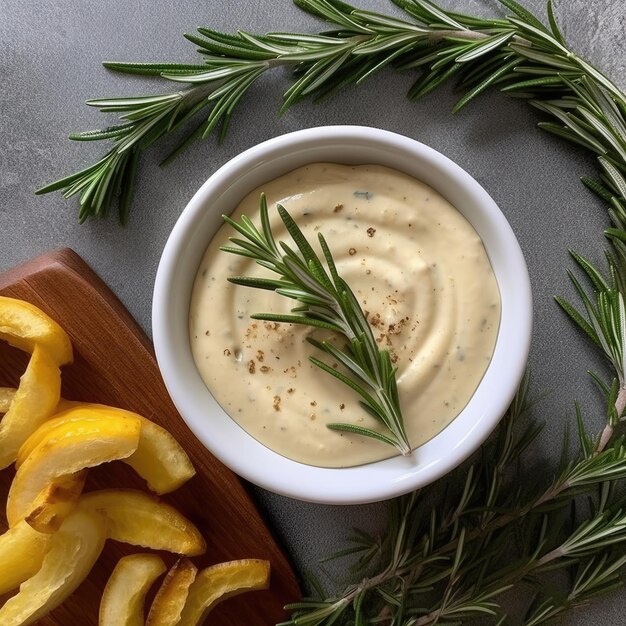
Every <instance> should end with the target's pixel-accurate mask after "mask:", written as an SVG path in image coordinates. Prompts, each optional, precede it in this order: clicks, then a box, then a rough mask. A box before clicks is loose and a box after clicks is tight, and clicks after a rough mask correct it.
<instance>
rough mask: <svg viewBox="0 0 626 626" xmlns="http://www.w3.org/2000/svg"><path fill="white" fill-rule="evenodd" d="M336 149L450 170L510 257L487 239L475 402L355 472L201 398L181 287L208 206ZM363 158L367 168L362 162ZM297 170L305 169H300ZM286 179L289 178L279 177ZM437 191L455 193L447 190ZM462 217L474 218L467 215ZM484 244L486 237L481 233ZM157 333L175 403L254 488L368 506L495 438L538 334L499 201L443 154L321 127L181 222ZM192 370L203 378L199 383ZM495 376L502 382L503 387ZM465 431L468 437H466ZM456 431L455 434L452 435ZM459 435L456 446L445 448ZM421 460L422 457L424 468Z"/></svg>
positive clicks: (225, 170) (167, 255)
mask: <svg viewBox="0 0 626 626" xmlns="http://www.w3.org/2000/svg"><path fill="white" fill-rule="evenodd" d="M333 144H334V145H352V144H354V146H355V147H358V146H359V145H369V146H370V149H371V150H374V149H375V147H378V148H379V149H381V150H383V151H385V150H393V151H399V153H400V154H403V155H404V156H406V157H412V158H416V159H418V160H419V161H420V163H421V164H422V165H424V164H425V165H428V166H429V167H431V168H435V169H437V171H438V172H439V171H440V172H442V173H444V174H445V175H446V176H448V177H449V178H450V180H451V181H454V183H455V184H456V185H458V188H459V190H461V191H462V192H463V193H464V194H467V198H471V201H472V202H473V203H475V205H476V206H481V207H483V208H482V209H481V210H482V211H483V213H484V214H483V218H484V220H486V222H485V223H488V226H486V227H485V228H490V229H492V230H493V232H494V233H495V234H493V235H490V237H491V236H493V237H495V238H496V240H497V242H496V240H494V242H492V248H493V249H495V248H494V246H496V243H497V246H498V247H497V250H499V251H500V252H498V254H499V255H500V257H501V260H499V261H498V263H501V266H498V267H496V266H495V265H494V259H493V258H492V256H491V254H489V253H490V248H489V247H488V245H487V242H484V243H485V248H486V249H487V252H488V254H489V256H490V260H491V262H492V266H493V269H494V273H495V274H496V279H497V282H498V285H499V288H500V292H501V299H502V313H501V320H500V329H499V331H498V336H497V340H496V347H495V351H494V355H493V357H492V360H491V362H490V365H489V366H488V369H487V372H486V373H485V375H484V377H483V379H482V380H481V383H480V384H479V387H478V389H477V390H476V392H475V393H474V396H473V397H472V399H471V400H470V403H468V405H467V406H466V407H465V408H464V409H463V410H462V411H461V412H460V413H459V415H458V416H457V417H456V418H455V419H454V420H453V421H452V422H451V423H450V424H449V425H448V426H446V427H445V428H444V429H443V430H442V431H440V433H439V434H438V435H436V436H435V437H434V438H433V439H431V440H429V441H428V442H426V443H425V444H423V445H422V446H420V447H419V448H418V449H417V450H416V452H414V453H413V455H411V457H408V458H403V457H393V458H390V459H386V460H383V461H377V462H374V463H370V464H366V465H360V466H356V467H348V468H323V467H316V466H311V465H305V464H302V463H299V462H297V461H293V460H291V459H288V458H286V457H283V456H282V455H280V454H278V453H276V452H273V451H272V450H270V449H269V448H267V447H266V446H265V445H264V444H262V443H260V442H258V441H256V440H255V439H254V438H253V437H252V436H251V435H249V434H248V433H247V432H246V431H244V430H243V429H242V428H241V427H240V426H238V425H237V424H236V422H235V421H234V420H232V418H230V417H229V416H228V414H227V413H226V412H225V411H224V410H223V409H221V407H219V405H217V403H216V402H215V400H214V399H213V396H212V395H211V394H210V391H209V390H208V389H207V388H206V386H204V383H203V382H202V387H203V388H204V394H202V392H200V391H199V389H200V387H198V380H196V379H199V380H200V381H201V379H200V376H199V374H198V372H197V370H196V367H195V363H194V362H193V356H192V355H191V349H190V347H189V345H188V344H189V341H188V305H189V303H188V301H187V302H185V303H184V305H183V304H182V303H181V294H180V292H181V290H184V289H183V286H182V285H181V278H182V280H184V277H183V276H181V271H182V270H181V265H182V263H181V259H184V257H185V250H186V248H187V247H188V244H189V242H190V240H191V239H192V238H193V237H194V236H198V234H197V224H198V222H199V221H200V220H201V219H202V218H203V216H205V214H206V213H207V205H210V204H211V202H212V201H215V200H218V199H219V198H220V197H221V196H223V195H224V193H225V192H226V190H227V189H229V188H231V187H232V186H233V185H235V184H236V183H237V180H238V178H239V177H240V176H242V175H244V174H245V173H246V172H250V171H251V170H252V169H253V168H254V167H255V166H257V165H259V164H265V165H267V163H268V162H270V161H271V159H272V156H275V155H279V154H282V153H285V151H289V150H295V149H296V148H302V147H303V146H305V147H306V146H322V148H324V147H325V148H326V149H328V150H329V149H330V148H331V147H332V146H333ZM316 160H317V161H319V160H320V159H316ZM331 160H332V159H331ZM355 161H360V162H362V161H361V160H360V159H355ZM309 162H314V161H313V160H309ZM295 167H297V166H293V167H292V168H291V169H294V168H295ZM286 171H288V170H287V169H285V170H283V173H284V172H286ZM279 175H281V174H276V175H274V176H273V177H274V178H276V177H277V176H279ZM266 180H267V179H266ZM428 184H430V183H428ZM431 186H433V187H434V188H435V190H437V191H439V192H440V193H442V194H443V195H446V194H445V193H444V192H443V190H441V189H437V187H436V186H434V185H431ZM251 190H252V187H251V188H250V189H246V190H245V191H244V192H242V193H241V194H240V196H239V199H240V200H241V199H243V197H244V196H245V195H246V194H247V193H248V192H249V191H251ZM232 208H234V206H233V207H232ZM458 208H459V207H458V206H457V209H458ZM459 210H460V211H461V213H463V214H464V215H465V216H466V217H467V215H466V214H465V213H464V211H463V210H461V209H459ZM220 212H221V211H220ZM468 220H469V221H470V223H471V224H472V225H473V226H474V227H475V228H476V224H475V223H474V222H473V221H472V220H471V219H469V218H468ZM477 230H478V229H477ZM481 238H483V240H484V237H483V235H482V234H481ZM208 242H209V240H207V239H205V240H204V248H203V250H204V249H206V246H207V245H208ZM503 251H504V252H503ZM203 253H204V252H202V254H203ZM201 256H202V255H200V258H199V259H198V262H197V264H196V265H195V267H194V268H193V270H192V273H193V275H192V277H191V278H190V279H189V278H187V280H190V282H191V283H192V284H193V281H194V279H195V275H196V271H197V267H198V265H199V263H200V260H201ZM504 276H506V277H508V278H509V279H510V278H511V277H514V278H515V285H514V288H513V287H510V286H509V285H508V282H507V284H506V285H505V287H506V294H507V295H506V302H505V298H504V297H503V295H502V294H503V293H505V291H503V285H502V284H501V280H502V278H503V277H504ZM189 291H190V290H189ZM182 299H184V298H182ZM505 304H506V306H505ZM182 309H184V314H183V313H182V312H181V310H182ZM505 315H506V318H505ZM504 322H506V324H505V323H504ZM181 324H185V336H186V337H187V346H185V345H180V342H179V341H178V340H177V339H178V338H180V337H182V334H181ZM152 330H153V341H154V348H155V354H156V358H157V362H158V365H159V368H160V370H161V374H162V376H163V380H164V382H165V385H166V388H167V390H168V393H169V394H170V397H171V398H172V401H173V402H174V404H175V406H176V408H177V409H178V411H179V413H180V415H181V417H182V418H183V420H184V421H185V422H186V424H187V425H188V426H189V428H190V429H191V430H192V432H193V433H194V434H195V435H196V437H197V438H198V439H199V440H200V442H201V443H202V444H203V445H204V446H205V447H206V448H207V449H208V450H209V451H210V452H211V453H212V454H213V455H215V456H216V457H217V458H218V459H220V460H221V461H222V462H223V463H224V464H225V465H226V466H228V467H230V469H232V470H233V471H234V472H236V473H237V474H239V475H240V476H242V477H243V478H245V479H247V480H249V481H250V482H252V483H254V484H256V485H259V486H261V487H263V488H266V489H268V490H270V491H273V492H275V493H279V494H281V495H285V496H289V497H293V498H296V499H300V500H306V501H310V502H318V503H325V504H361V503H366V502H375V501H380V500H385V499H388V498H392V497H395V496H398V495H401V494H404V493H407V492H409V491H414V490H415V489H418V488H420V487H422V486H425V485H427V484H429V483H431V482H433V481H435V480H437V479H438V478H440V477H441V476H443V475H445V474H447V473H448V472H450V471H452V470H453V469H454V468H455V467H457V466H458V465H459V464H460V463H462V462H463V461H464V460H465V459H467V458H468V457H469V456H470V455H471V454H472V453H473V452H475V451H476V450H477V449H478V447H479V446H480V445H481V444H482V443H483V442H484V440H485V439H486V438H487V437H488V436H489V434H491V432H492V431H493V430H494V429H495V427H496V426H497V424H498V422H499V421H500V419H501V418H502V416H503V415H504V413H505V411H506V409H507V408H508V406H509V404H510V403H511V401H512V399H513V396H514V394H515V391H516V389H517V386H518V384H519V382H520V380H521V378H522V376H523V374H524V371H525V369H526V364H527V359H528V352H529V348H530V339H531V332H532V295H531V287H530V278H529V276H528V269H527V267H526V263H525V261H524V256H523V253H522V250H521V248H520V246H519V243H518V241H517V239H516V237H515V235H514V233H513V230H512V229H511V226H510V225H509V223H508V221H507V220H506V218H505V217H504V215H503V213H502V212H501V210H500V209H499V207H498V206H497V205H496V203H495V202H494V200H493V199H492V198H491V197H490V196H489V194H488V193H487V192H486V191H485V189H484V188H483V187H482V186H481V185H480V184H479V183H478V182H477V181H476V180H475V179H474V178H473V177H472V176H470V174H469V173H467V172H466V171H465V170H464V169H462V168H461V167H460V166H459V165H457V164H456V163H454V162H453V161H451V160H450V159H449V158H448V157H446V156H444V155H443V154H441V153H440V152H438V151H436V150H434V149H433V148H431V147H429V146H426V145H425V144H422V143H420V142H418V141H416V140H414V139H411V138H409V137H405V136H403V135H399V134H396V133H393V132H390V131H386V130H381V129H377V128H371V127H366V126H322V127H315V128H308V129H304V130H299V131H295V132H292V133H287V134H284V135H280V136H278V137H274V138H272V139H269V140H267V141H265V142H262V143H260V144H257V145H255V146H253V147H251V148H249V149H248V150H246V151H244V152H242V153H240V154H239V155H237V156H235V157H234V158H232V159H230V160H229V161H228V162H226V163H225V164H224V165H222V166H221V167H220V168H219V169H218V170H216V171H215V172H214V173H213V174H212V175H211V176H210V177H209V178H208V180H207V181H206V182H205V183H204V184H203V185H202V186H201V187H200V189H198V191H197V192H196V193H195V194H194V195H193V197H192V198H191V200H190V201H189V203H188V204H187V206H186V207H185V209H184V210H183V212H182V214H181V215H180V217H179V219H178V220H177V222H176V224H175V225H174V227H173V229H172V232H171V234H170V236H169V238H168V240H167V242H166V245H165V247H164V250H163V253H162V256H161V259H160V262H159V266H158V269H157V274H156V279H155V285H154V293H153V303H152ZM183 343H184V342H183ZM187 353H188V358H187ZM189 359H191V368H190V363H189V362H188V361H189ZM496 361H497V362H496ZM505 366H506V369H507V373H508V374H509V375H508V377H507V378H505V379H504V380H499V379H498V376H499V375H500V374H501V371H500V370H502V368H503V367H505ZM193 371H195V373H196V376H195V378H194V375H193ZM492 379H493V381H497V382H498V384H497V385H494V384H493V381H492ZM486 381H488V382H489V385H491V386H492V387H493V389H492V391H493V393H492V394H491V395H489V394H487V392H486V391H481V388H483V387H484V385H485V384H486ZM479 391H481V394H480V398H479V401H480V402H485V403H487V405H488V406H486V407H483V406H482V404H481V405H480V406H479V404H480V402H475V404H476V406H474V407H473V408H472V411H473V416H474V417H475V421H473V422H471V423H470V424H469V428H467V426H468V425H467V424H465V422H463V421H462V420H461V422H460V421H459V420H460V418H461V417H462V416H463V415H464V414H465V413H466V411H467V410H468V407H470V406H471V405H472V402H474V400H475V398H476V397H477V395H479ZM197 393H200V394H201V395H203V400H205V401H206V402H211V401H212V405H214V406H216V407H218V409H219V411H221V413H222V414H223V415H219V416H218V417H216V418H214V420H217V421H218V422H219V426H220V428H222V429H225V430H226V431H227V432H228V438H226V437H223V436H222V438H221V439H220V436H221V435H220V436H218V437H217V438H215V436H214V434H215V433H211V432H208V431H207V426H209V428H213V426H211V425H210V424H209V420H207V417H206V411H205V409H204V408H203V407H199V406H198V405H197V403H196V402H195V400H194V399H193V396H194V394H197ZM224 418H226V419H227V421H228V422H229V423H230V424H229V423H227V422H225V421H224ZM459 423H461V424H462V425H464V426H466V428H465V430H463V429H460V427H458V426H457V428H454V427H453V425H455V424H457V425H458V424H459ZM233 425H234V427H233ZM456 431H460V433H459V434H460V438H458V439H457V436H456ZM451 433H453V434H455V436H454V437H452V434H451ZM218 435H219V433H218ZM222 435H223V433H222ZM232 436H234V437H238V438H239V439H238V442H239V443H240V444H241V446H240V448H237V447H236V446H233V445H232V441H231V440H230V437H232ZM450 438H451V441H448V442H446V439H450ZM224 439H225V440H224ZM443 444H445V445H443ZM437 446H439V447H440V448H442V450H441V451H440V452H439V453H438V454H437V453H436V452H435V449H436V448H437ZM419 457H421V458H422V460H421V461H420V460H419Z"/></svg>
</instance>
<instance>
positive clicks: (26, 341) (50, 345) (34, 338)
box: [0, 296, 72, 365]
mask: <svg viewBox="0 0 626 626" xmlns="http://www.w3.org/2000/svg"><path fill="white" fill-rule="evenodd" d="M0 339H4V340H5V341H7V342H8V343H10V344H11V345H12V346H15V347H16V348H19V349H20V350H24V351H26V352H30V353H31V354H32V352H33V351H34V349H35V346H36V345H39V346H41V347H43V348H44V349H45V350H46V352H48V354H50V356H51V358H52V359H53V360H54V362H55V363H56V365H64V364H65V363H71V362H72V344H71V343H70V338H69V337H68V336H67V333H66V332H65V331H64V330H63V329H62V328H61V327H60V326H59V325H58V324H57V323H56V322H55V321H54V320H53V319H52V318H51V317H49V316H48V315H46V314H45V313H44V312H43V311H42V310H41V309H38V308H37V307H36V306H35V305H33V304H30V302H24V301H23V300H16V299H15V298H7V297H5V296H0Z"/></svg>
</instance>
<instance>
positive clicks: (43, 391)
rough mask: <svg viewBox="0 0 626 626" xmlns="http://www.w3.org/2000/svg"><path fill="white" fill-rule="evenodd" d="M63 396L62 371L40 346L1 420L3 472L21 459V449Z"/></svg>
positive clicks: (0, 451) (0, 458)
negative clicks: (17, 459)
mask: <svg viewBox="0 0 626 626" xmlns="http://www.w3.org/2000/svg"><path fill="white" fill-rule="evenodd" d="M60 396H61V371H60V370H59V367H58V365H57V364H56V363H55V362H54V360H52V358H51V357H50V355H49V354H48V352H46V350H44V349H43V348H40V347H39V346H38V345H36V346H35V347H34V350H33V354H32V356H31V359H30V362H29V363H28V367H27V368H26V371H25V372H24V374H23V375H22V377H21V379H20V385H19V387H18V389H17V391H16V392H15V395H14V397H13V401H12V402H11V405H10V406H9V408H8V410H7V412H6V413H5V415H4V417H3V418H2V421H0V469H3V468H5V467H7V466H9V465H10V464H11V463H13V462H14V461H15V459H16V458H17V453H18V450H19V449H20V446H21V445H22V444H23V443H24V442H25V441H26V440H27V439H28V437H29V436H30V435H31V434H32V433H33V432H34V431H35V430H36V429H37V428H38V427H39V426H41V424H43V423H44V422H45V421H46V420H47V419H48V418H49V417H50V416H51V415H52V413H53V412H54V410H55V408H56V405H57V403H58V402H59V398H60Z"/></svg>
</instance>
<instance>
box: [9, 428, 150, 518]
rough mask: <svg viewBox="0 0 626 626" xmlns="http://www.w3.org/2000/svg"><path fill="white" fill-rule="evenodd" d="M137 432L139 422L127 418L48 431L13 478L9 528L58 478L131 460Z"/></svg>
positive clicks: (137, 441) (136, 440) (135, 446)
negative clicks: (115, 461) (107, 464)
mask: <svg viewBox="0 0 626 626" xmlns="http://www.w3.org/2000/svg"><path fill="white" fill-rule="evenodd" d="M140 430H141V422H140V420H138V419H136V418H134V417H130V416H125V417H116V418H111V417H106V418H103V419H100V420H82V421H76V422H71V423H67V424H60V425H58V426H57V427H56V428H54V429H52V430H50V431H49V432H48V433H47V435H46V437H45V439H43V441H40V442H39V443H38V445H37V446H35V447H34V449H33V451H32V452H31V453H30V454H29V455H28V457H27V458H26V460H25V461H24V462H23V463H22V464H21V465H20V467H19V469H18V470H17V473H16V474H15V478H14V479H13V483H12V484H11V488H10V490H9V497H8V500H7V519H8V521H9V526H13V525H15V524H16V523H17V522H18V521H19V520H21V519H23V518H24V517H27V516H28V515H29V514H30V513H31V512H32V511H33V506H34V504H35V500H36V498H37V496H39V494H40V493H41V492H42V491H43V490H44V489H46V488H47V487H48V486H49V485H50V484H51V483H52V482H53V481H55V480H56V479H58V478H60V477H61V476H66V475H68V474H74V473H76V472H79V471H81V470H83V469H86V468H89V467H94V466H96V465H100V464H101V463H105V462H107V461H114V460H116V459H124V458H126V457H128V456H130V455H131V454H132V453H133V452H134V451H135V450H136V449H137V445H138V444H139V434H140ZM34 436H37V433H35V435H34Z"/></svg>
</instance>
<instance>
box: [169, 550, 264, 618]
mask: <svg viewBox="0 0 626 626" xmlns="http://www.w3.org/2000/svg"><path fill="white" fill-rule="evenodd" d="M269 582H270V564H269V561H261V560H259V559H242V560H240V561H229V562H227V563H218V564H217V565H212V566H211V567H207V568H206V569H203V570H202V571H201V572H199V573H198V575H197V576H196V579H195V581H194V582H193V584H192V585H191V587H189V594H188V596H187V602H186V603H185V608H184V609H183V612H182V614H181V617H180V621H179V622H178V626H197V625H198V624H200V623H202V621H203V620H204V618H205V617H206V616H207V615H208V614H209V613H210V611H211V610H212V609H213V608H215V606H216V605H217V604H218V603H219V602H222V601H223V600H226V599H227V598H232V597H233V596H236V595H239V594H242V593H246V592H247V591H255V590H258V589H267V588H268V587H269Z"/></svg>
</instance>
